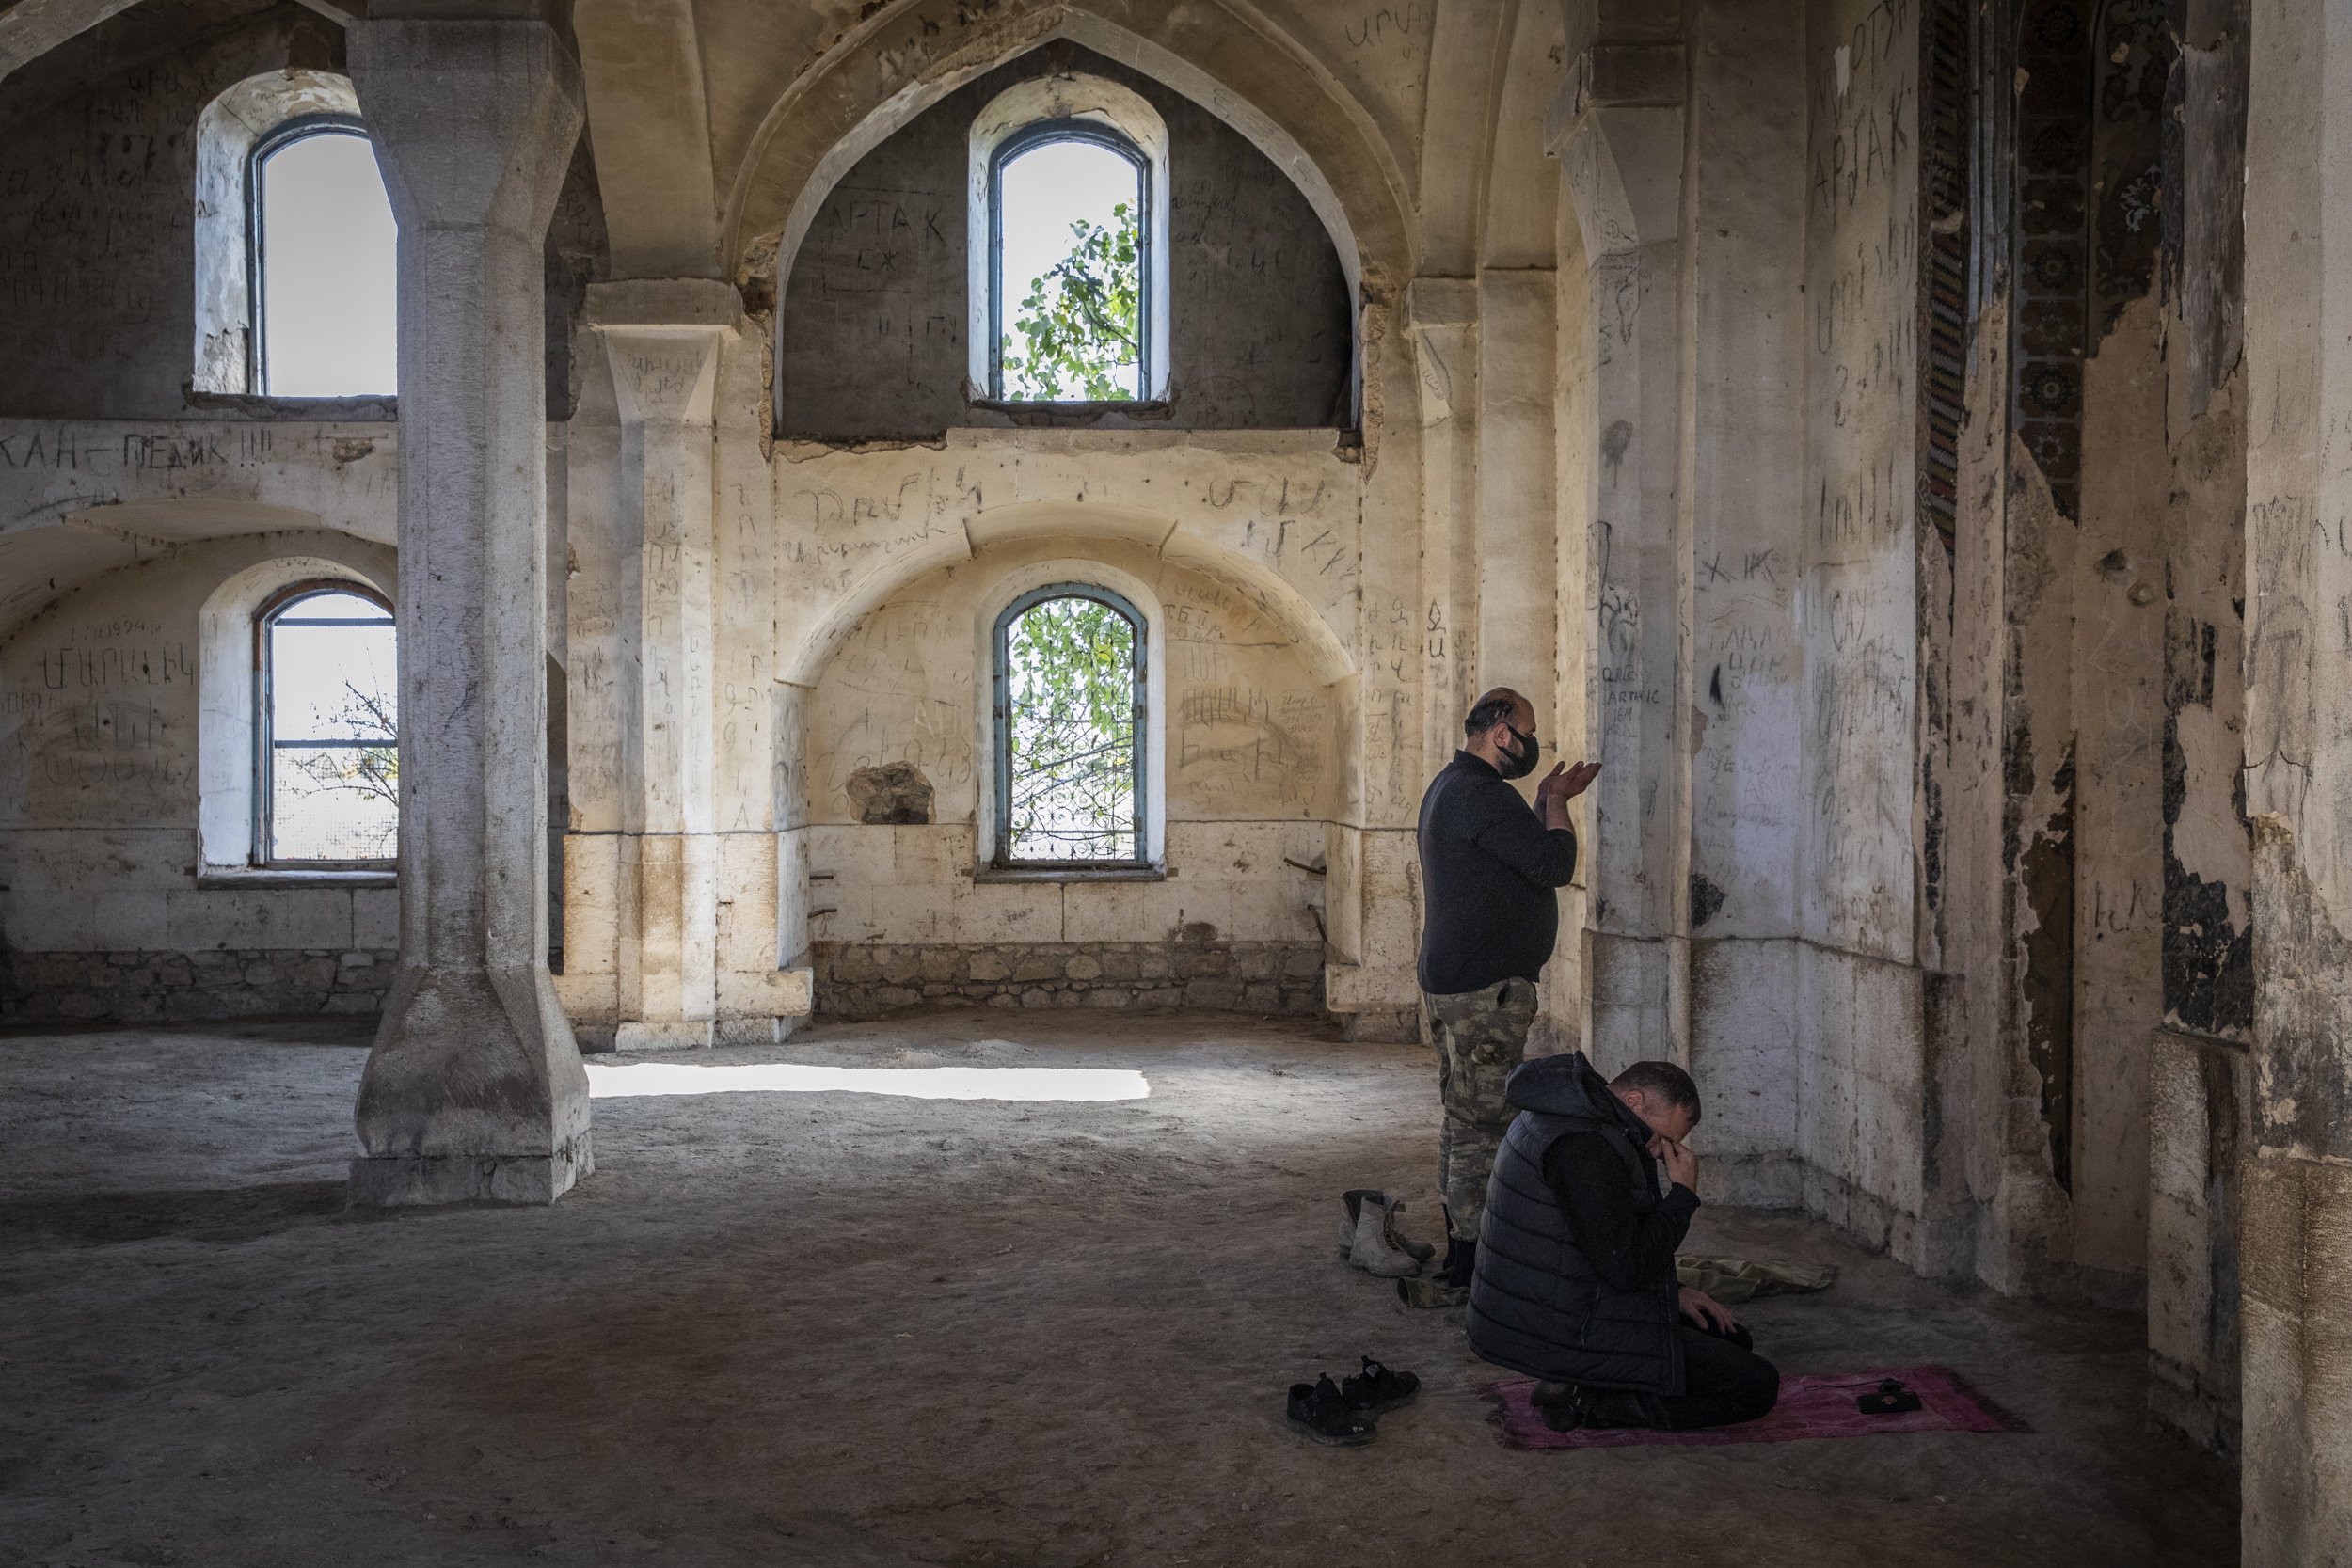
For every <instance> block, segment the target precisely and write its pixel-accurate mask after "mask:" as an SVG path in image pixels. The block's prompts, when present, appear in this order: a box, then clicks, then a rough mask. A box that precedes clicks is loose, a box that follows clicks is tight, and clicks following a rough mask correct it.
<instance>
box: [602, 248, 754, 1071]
mask: <svg viewBox="0 0 2352 1568" xmlns="http://www.w3.org/2000/svg"><path fill="white" fill-rule="evenodd" d="M735 315H736V296H735V291H734V290H733V289H731V288H729V287H728V286H727V285H726V284H724V283H720V282H716V281H711V280H707V279H687V278H681V279H675V280H671V281H667V282H628V283H606V284H598V285H595V286H592V287H591V289H590V290H589V296H588V319H589V322H590V324H591V325H593V326H595V327H596V330H597V331H598V333H599V334H600V335H601V336H602V337H603V339H604V346H605V352H606V355H607V356H608V358H609V359H610V360H611V363H612V390H613V395H614V399H615V401H616V403H617V404H618V405H619V410H620V417H621V497H620V510H619V513H618V515H617V517H616V521H617V522H618V524H619V527H620V532H621V546H622V561H623V566H624V570H625V571H626V572H627V573H628V577H627V578H626V579H625V586H624V588H623V593H622V610H621V620H622V622H623V629H624V636H625V637H627V636H629V635H630V634H631V633H633V637H630V641H634V643H635V657H634V659H633V660H630V661H629V662H628V665H627V666H625V668H624V669H623V671H622V672H621V676H620V678H621V684H622V687H623V707H624V710H625V711H626V712H627V714H628V720H627V721H626V722H625V724H624V732H623V736H622V742H621V795H622V805H621V813H622V815H621V834H620V845H619V850H618V869H619V888H618V893H619V898H620V906H621V907H620V910H619V911H618V914H619V952H618V955H617V957H618V960H619V962H618V966H617V967H618V971H619V995H618V1002H619V1020H618V1027H617V1029H616V1031H615V1034H614V1039H613V1044H614V1045H615V1047H616V1048H617V1049H619V1050H622V1051H669V1050H677V1049H680V1048H684V1047H691V1046H707V1045H708V1044H710V1043H711V1029H712V1022H713V1020H714V1019H715V1018H716V1017H717V1012H718V970H717V960H718V926H717V921H718V910H719V845H718V840H717V838H716V837H715V836H714V834H713V831H712V830H713V822H712V750H711V734H712V730H711V725H712V718H713V711H714V702H715V696H714V673H715V671H716V669H717V663H718V658H717V648H716V645H715V641H714V635H713V617H712V591H713V576H714V573H713V562H714V545H713V541H712V538H711V502H712V495H711V394H712V389H713V388H714V387H715V386H716V384H717V381H718V373H719V348H720V344H721V343H723V342H724V341H727V340H729V339H731V338H733V337H734V336H735V335H736V326H735Z"/></svg>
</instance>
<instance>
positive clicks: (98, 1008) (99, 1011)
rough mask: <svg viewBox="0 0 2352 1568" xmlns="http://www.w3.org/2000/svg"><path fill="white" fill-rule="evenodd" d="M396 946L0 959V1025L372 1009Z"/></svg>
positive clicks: (395, 958)
mask: <svg viewBox="0 0 2352 1568" xmlns="http://www.w3.org/2000/svg"><path fill="white" fill-rule="evenodd" d="M399 962H400V954H399V952H398V951H397V950H395V949H389V948H370V949H363V950H358V951H353V952H338V951H337V950H335V949H334V948H331V947H304V948H282V947H278V948H247V949H221V950H215V951H204V952H194V953H183V952H119V953H22V952H16V953H0V1020H6V1021H7V1022H10V1023H52V1022H118V1021H119V1022H137V1021H141V1020H149V1019H184V1018H241V1017H248V1016H251V1015H254V1014H260V1013H373V1012H375V1011H377V1010H378V1009H380V1008H381V1007H382V1006H383V1005H384V993H385V992H386V991H387V990H390V989H391V984H392V974H393V971H394V970H395V969H396V968H397V967H398V966H399Z"/></svg>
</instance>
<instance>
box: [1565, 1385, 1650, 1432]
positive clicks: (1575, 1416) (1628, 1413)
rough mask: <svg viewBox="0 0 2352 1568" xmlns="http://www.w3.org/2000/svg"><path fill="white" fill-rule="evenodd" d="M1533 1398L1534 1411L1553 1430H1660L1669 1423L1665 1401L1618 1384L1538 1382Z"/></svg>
mask: <svg viewBox="0 0 2352 1568" xmlns="http://www.w3.org/2000/svg"><path fill="white" fill-rule="evenodd" d="M1534 1406H1535V1414H1536V1415H1538V1416H1541V1417H1542V1418H1544V1425H1546V1426H1548V1427H1549V1428H1550V1429H1551V1430H1552V1431H1554V1432H1575V1431H1577V1430H1578V1429H1579V1428H1583V1427H1648V1428H1651V1429H1653V1430H1656V1431H1661V1432H1662V1431H1665V1430H1666V1429H1667V1428H1668V1426H1669V1425H1670V1424H1671V1423H1670V1422H1669V1421H1668V1420H1667V1418H1666V1406H1665V1403H1664V1402H1662V1401H1661V1400H1660V1399H1659V1397H1658V1396H1657V1395H1655V1394H1636V1393H1632V1392H1629V1391H1628V1390H1626V1389H1621V1388H1586V1387H1584V1386H1581V1385H1580V1384H1574V1383H1548V1384H1538V1385H1537V1386H1536V1391H1535V1397H1534Z"/></svg>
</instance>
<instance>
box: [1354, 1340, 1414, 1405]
mask: <svg viewBox="0 0 2352 1568" xmlns="http://www.w3.org/2000/svg"><path fill="white" fill-rule="evenodd" d="M1420 1392H1421V1379H1420V1378H1418V1377H1415V1376H1414V1375H1413V1374H1412V1373H1410V1372H1400V1371H1397V1370H1393V1369H1392V1368H1389V1367H1384V1366H1382V1365H1381V1364H1380V1363H1379V1362H1377V1361H1375V1360H1374V1359H1373V1358H1372V1357H1371V1356H1369V1355H1367V1356H1365V1357H1364V1370H1363V1372H1362V1375H1360V1376H1358V1377H1349V1378H1343V1379H1341V1380H1340V1398H1341V1399H1343V1400H1344V1401H1345V1402H1347V1406H1348V1408H1349V1409H1351V1410H1360V1411H1363V1412H1364V1413H1365V1414H1366V1415H1370V1416H1377V1415H1380V1414H1381V1413H1383V1412H1384V1411H1390V1410H1394V1409H1395V1408H1396V1407H1397V1406H1399V1405H1403V1404H1410V1403H1412V1402H1413V1399H1414V1396H1416V1395H1417V1394H1419V1393H1420Z"/></svg>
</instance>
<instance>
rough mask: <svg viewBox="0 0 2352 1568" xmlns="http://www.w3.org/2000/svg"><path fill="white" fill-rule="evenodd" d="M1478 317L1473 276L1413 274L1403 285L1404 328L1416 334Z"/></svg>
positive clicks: (1458, 325)
mask: <svg viewBox="0 0 2352 1568" xmlns="http://www.w3.org/2000/svg"><path fill="white" fill-rule="evenodd" d="M1477 319H1478V280H1477V279H1476V278H1474V277H1416V278H1414V279H1412V280H1411V281H1410V282H1408V283H1406V285H1405V330H1406V331H1407V332H1410V333H1413V334H1415V335H1416V336H1418V335H1419V334H1422V333H1424V332H1434V331H1441V330H1443V329H1445V328H1448V327H1466V326H1469V325H1470V324H1471V323H1473V322H1475V321H1477Z"/></svg>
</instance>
